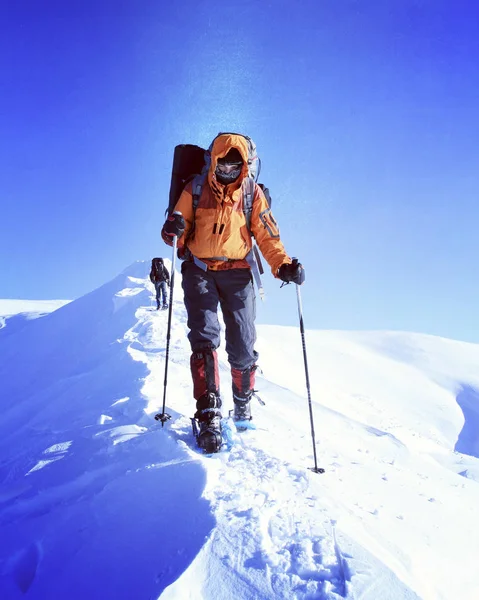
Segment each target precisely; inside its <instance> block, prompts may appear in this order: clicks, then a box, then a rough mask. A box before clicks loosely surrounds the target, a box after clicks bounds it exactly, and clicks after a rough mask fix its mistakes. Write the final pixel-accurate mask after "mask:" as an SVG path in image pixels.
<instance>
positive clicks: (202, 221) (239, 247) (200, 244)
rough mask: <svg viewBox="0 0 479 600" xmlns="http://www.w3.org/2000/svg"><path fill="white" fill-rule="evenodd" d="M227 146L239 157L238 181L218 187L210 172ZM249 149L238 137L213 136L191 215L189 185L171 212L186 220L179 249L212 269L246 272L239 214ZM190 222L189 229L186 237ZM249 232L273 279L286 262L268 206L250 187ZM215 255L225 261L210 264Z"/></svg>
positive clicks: (248, 243)
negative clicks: (204, 177) (206, 169)
mask: <svg viewBox="0 0 479 600" xmlns="http://www.w3.org/2000/svg"><path fill="white" fill-rule="evenodd" d="M231 148H237V149H238V150H239V152H240V154H241V156H242V158H243V170H242V172H241V175H240V176H239V178H238V179H237V180H236V181H235V182H233V183H231V184H229V185H223V184H221V183H220V182H219V181H217V180H216V175H215V170H216V164H217V162H218V159H219V158H223V157H224V156H226V155H227V154H228V152H229V150H230V149H231ZM247 163H248V145H247V141H246V140H245V138H244V137H243V136H241V135H234V134H223V135H220V136H218V137H217V138H216V139H215V141H214V143H213V148H212V151H211V165H210V169H209V172H208V184H206V183H205V185H204V186H203V189H202V192H201V196H200V199H199V202H198V206H197V208H196V213H195V214H194V211H193V195H192V183H189V184H188V185H187V186H186V187H185V189H184V190H183V192H182V194H181V196H180V198H179V200H178V202H177V204H176V206H175V210H177V211H180V212H181V213H182V215H183V217H184V219H185V222H186V229H185V233H184V234H183V235H182V236H181V238H180V239H179V240H178V248H179V249H180V250H181V249H183V250H184V249H185V243H186V247H187V248H188V249H189V251H190V252H191V253H192V254H193V255H194V256H196V257H197V258H199V259H201V260H202V261H203V262H205V263H206V264H207V265H208V268H210V269H212V270H221V269H231V268H249V265H248V263H247V261H246V260H244V259H245V257H246V255H247V254H248V252H249V251H250V250H251V248H252V240H251V235H250V233H249V231H248V228H247V226H246V219H245V216H244V213H243V190H242V182H243V180H244V178H245V177H247V175H248V164H247ZM193 221H194V229H193V231H192V233H191V235H189V234H190V231H191V228H192V225H193ZM251 231H252V233H253V235H254V237H255V239H256V241H257V243H258V246H259V249H260V250H261V253H262V254H263V256H264V258H265V259H266V261H267V262H268V264H269V266H270V267H271V271H272V273H273V275H274V276H275V277H276V274H277V271H278V269H279V267H280V266H281V265H282V264H283V263H290V262H291V258H290V257H289V256H288V255H287V254H286V251H285V249H284V246H283V244H282V242H281V240H280V237H279V229H278V226H277V224H276V221H275V220H274V217H273V214H272V212H271V209H270V208H269V206H268V202H267V200H266V198H265V196H264V194H263V192H262V190H261V188H260V187H259V186H258V185H257V184H255V190H254V201H253V212H252V215H251ZM214 257H225V258H227V259H229V260H228V261H224V260H215V258H214Z"/></svg>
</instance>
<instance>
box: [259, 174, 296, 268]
mask: <svg viewBox="0 0 479 600" xmlns="http://www.w3.org/2000/svg"><path fill="white" fill-rule="evenodd" d="M251 231H252V232H253V235H254V237H255V239H256V241H257V242H258V246H259V249H260V250H261V254H262V255H263V256H264V258H265V259H266V261H267V262H268V264H269V266H270V267H271V272H272V273H273V275H274V276H275V277H277V275H278V269H279V267H280V266H281V265H283V264H289V263H291V258H290V257H289V256H288V254H287V253H286V250H285V249H284V246H283V242H282V241H281V239H280V237H279V229H278V225H277V223H276V221H275V219H274V217H273V213H272V212H271V209H270V207H269V205H268V202H267V200H266V198H265V196H264V194H263V191H262V190H261V188H260V187H259V186H258V185H255V192H254V201H253V213H252V215H251Z"/></svg>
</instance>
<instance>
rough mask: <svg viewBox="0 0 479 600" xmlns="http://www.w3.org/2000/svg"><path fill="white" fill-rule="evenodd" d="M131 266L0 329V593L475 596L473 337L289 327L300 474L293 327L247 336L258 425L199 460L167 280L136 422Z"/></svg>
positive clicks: (146, 349) (137, 370)
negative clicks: (255, 357) (7, 330)
mask: <svg viewBox="0 0 479 600" xmlns="http://www.w3.org/2000/svg"><path fill="white" fill-rule="evenodd" d="M165 262H168V261H165ZM148 271H149V264H147V263H143V262H138V263H135V264H134V265H132V266H131V267H130V268H128V269H127V270H126V271H125V272H124V273H122V274H121V275H119V276H118V277H116V278H115V279H114V280H112V281H111V282H109V283H107V284H105V285H104V286H102V287H100V288H99V289H97V290H95V291H93V292H92V293H90V294H88V295H86V296H84V297H82V298H80V299H78V300H75V301H73V302H71V303H70V304H67V305H65V306H63V307H61V308H59V309H58V310H56V311H55V312H53V313H51V314H49V315H47V316H44V317H43V318H41V319H36V320H33V321H29V322H28V323H26V324H25V325H24V327H22V328H21V329H20V330H18V331H16V332H15V333H13V334H10V335H9V336H4V337H2V336H1V335H0V354H1V358H2V360H1V361H0V408H1V419H0V481H1V487H0V508H1V512H0V598H2V600H3V599H8V600H10V599H12V600H14V599H17V598H24V597H27V598H29V599H42V600H45V599H48V600H56V599H59V600H60V599H65V598H68V599H77V598H78V599H80V598H81V599H86V598H88V599H93V600H95V599H102V600H104V599H110V598H111V599H114V600H122V599H125V600H130V599H132V598H135V600H136V599H138V600H141V599H145V600H147V599H148V600H149V599H152V598H158V597H160V596H161V598H162V600H173V599H175V600H187V599H192V600H193V599H194V600H227V599H230V598H235V599H240V600H253V599H254V600H260V599H271V600H273V599H275V600H276V599H284V600H289V599H298V600H312V599H327V600H332V599H339V598H350V599H358V600H359V599H362V600H388V599H394V600H396V599H398V600H399V599H401V600H402V599H416V598H421V599H427V600H429V599H431V600H432V599H438V600H446V599H447V600H456V599H457V598H461V600H473V599H475V598H479V584H478V579H479V577H478V574H477V559H478V557H479V522H478V519H477V506H479V485H478V482H479V459H478V458H477V457H478V448H479V427H478V424H479V407H478V403H479V396H478V390H479V368H478V367H479V346H478V345H474V344H467V343H462V342H456V341H452V340H447V339H442V338H437V337H431V336H426V335H419V334H409V333H397V332H396V333H393V332H386V333H378V332H361V333H346V332H337V331H307V332H306V343H307V351H308V361H309V368H310V378H311V395H312V401H313V410H314V416H315V426H316V436H317V453H318V462H319V466H321V467H324V468H325V469H326V472H325V473H324V474H317V473H313V472H312V471H311V470H309V467H312V466H313V455H312V443H311V432H310V423H309V414H308V403H307V397H306V389H305V376H304V364H303V358H302V348H301V337H300V334H299V331H298V329H296V328H289V327H280V326H276V327H273V326H260V327H259V328H258V333H259V338H258V344H257V348H258V350H259V352H260V366H261V368H262V371H263V373H262V375H261V376H259V377H258V381H257V387H258V389H259V393H260V395H261V397H262V399H263V400H264V401H265V402H266V405H265V406H261V405H260V404H259V403H255V404H254V405H253V414H254V422H255V424H256V430H250V431H246V432H244V433H241V434H239V433H236V432H234V431H233V429H230V428H231V423H230V422H226V423H225V426H226V427H227V428H228V430H231V435H232V438H233V442H234V443H233V445H232V447H231V449H230V451H225V452H220V453H219V454H218V455H215V456H212V457H207V456H203V455H201V454H200V453H198V452H197V451H196V450H195V447H194V443H193V438H192V434H191V430H190V421H189V417H190V416H192V414H193V412H194V404H193V401H192V399H191V382H190V374H189V355H190V350H189V346H188V342H187V338H186V334H187V328H186V315H185V310H184V307H183V304H182V292H181V276H180V275H179V274H178V273H177V274H176V283H175V298H176V300H175V303H174V318H173V323H172V331H171V342H170V363H169V370H168V394H167V412H168V413H169V414H170V415H171V417H172V418H171V420H170V421H168V422H167V423H166V424H165V426H164V427H162V426H161V424H160V423H158V422H157V421H155V420H154V418H153V416H154V414H155V413H156V412H158V410H161V406H162V399H163V382H164V366H165V362H164V361H165V344H166V324H167V319H168V313H167V311H163V312H157V311H154V310H152V286H151V284H150V283H149V281H148V279H147V274H148ZM306 292H307V286H305V288H304V293H306ZM278 293H285V294H290V295H291V304H292V310H293V309H294V306H295V294H294V289H293V286H289V287H287V288H285V289H283V290H281V292H280V291H278ZM306 318H307V315H306ZM219 355H220V366H221V380H222V389H223V397H224V415H225V416H226V415H227V411H228V409H230V408H232V401H231V394H230V386H231V378H230V374H229V368H228V364H227V361H226V356H225V354H224V351H222V350H221V351H220V353H219Z"/></svg>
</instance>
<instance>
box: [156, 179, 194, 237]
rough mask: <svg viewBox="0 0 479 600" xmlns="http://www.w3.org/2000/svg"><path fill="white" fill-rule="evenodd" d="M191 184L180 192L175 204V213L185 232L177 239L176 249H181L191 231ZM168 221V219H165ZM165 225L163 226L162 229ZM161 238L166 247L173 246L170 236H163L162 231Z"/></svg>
mask: <svg viewBox="0 0 479 600" xmlns="http://www.w3.org/2000/svg"><path fill="white" fill-rule="evenodd" d="M191 189H192V188H191V183H189V184H188V185H187V186H186V188H185V189H184V190H183V191H182V192H181V196H180V198H179V200H178V202H177V203H176V206H175V212H180V213H181V214H182V215H183V219H184V220H185V231H184V233H183V234H182V236H181V237H180V238H179V239H178V249H180V248H183V245H184V241H185V240H186V239H187V238H188V234H189V232H190V230H191V226H192V222H193V196H192V194H191ZM167 220H168V219H167ZM165 224H166V223H165ZM164 227H165V225H163V228H164ZM161 237H162V238H163V241H164V242H165V243H166V244H168V246H172V245H173V239H172V237H171V236H168V235H165V234H164V232H163V229H162V232H161Z"/></svg>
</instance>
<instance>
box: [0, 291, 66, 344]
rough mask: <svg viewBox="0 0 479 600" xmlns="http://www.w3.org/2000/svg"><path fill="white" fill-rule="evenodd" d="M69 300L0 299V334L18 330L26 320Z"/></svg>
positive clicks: (41, 315) (50, 310)
mask: <svg viewBox="0 0 479 600" xmlns="http://www.w3.org/2000/svg"><path fill="white" fill-rule="evenodd" d="M69 302H70V300H0V336H2V335H4V334H5V333H8V334H10V333H13V332H14V331H18V329H21V327H23V326H24V325H25V322H26V321H30V320H32V319H38V318H39V317H43V316H45V315H47V314H48V313H51V312H53V311H54V310H57V309H58V308H61V307H62V306H64V305H65V304H68V303H69ZM7 324H8V326H9V328H8V332H7V330H6V327H7ZM2 330H3V331H2ZM0 339H2V338H1V337H0Z"/></svg>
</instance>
